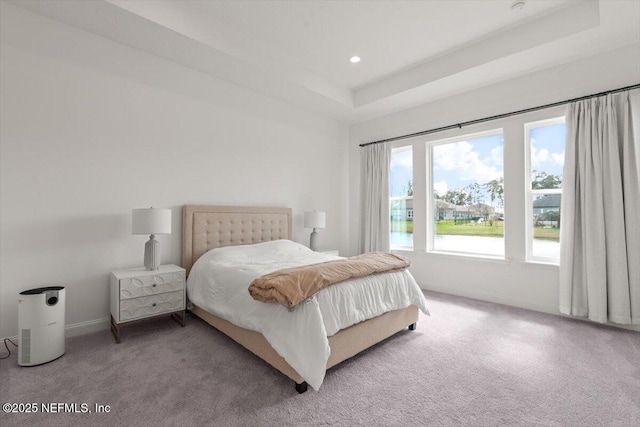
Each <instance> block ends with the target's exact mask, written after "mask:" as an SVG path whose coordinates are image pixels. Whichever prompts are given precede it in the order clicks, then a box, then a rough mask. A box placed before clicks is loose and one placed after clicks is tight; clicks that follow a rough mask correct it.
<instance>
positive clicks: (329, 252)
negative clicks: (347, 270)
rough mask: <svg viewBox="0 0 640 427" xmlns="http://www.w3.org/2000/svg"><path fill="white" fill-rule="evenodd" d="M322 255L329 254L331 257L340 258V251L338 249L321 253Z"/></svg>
mask: <svg viewBox="0 0 640 427" xmlns="http://www.w3.org/2000/svg"><path fill="white" fill-rule="evenodd" d="M319 252H320V253H321V254H329V255H335V256H340V251H339V250H337V249H334V250H331V251H319Z"/></svg>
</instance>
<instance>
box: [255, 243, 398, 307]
mask: <svg viewBox="0 0 640 427" xmlns="http://www.w3.org/2000/svg"><path fill="white" fill-rule="evenodd" d="M408 266H409V261H408V260H406V259H405V258H403V257H400V256H398V255H394V254H389V253H384V252H369V253H366V254H362V255H358V256H353V257H350V258H344V259H340V260H336V261H328V262H323V263H320V264H310V265H303V266H300V267H293V268H286V269H284V270H278V271H274V272H273V273H269V274H266V275H264V276H262V277H258V278H257V279H255V280H254V281H253V282H251V285H250V286H249V293H250V294H251V296H252V297H253V299H255V300H258V301H262V302H279V303H281V304H283V305H285V306H287V307H294V306H295V305H297V304H298V303H300V302H301V301H304V300H305V299H307V298H309V297H310V296H312V295H314V294H316V293H317V292H318V291H320V290H322V289H323V288H326V287H327V286H329V285H333V284H334V283H338V282H342V281H344V280H348V279H352V278H355V277H362V276H368V275H370V274H376V273H384V272H386V271H392V270H400V269H403V268H406V267H408Z"/></svg>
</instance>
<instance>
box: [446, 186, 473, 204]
mask: <svg viewBox="0 0 640 427" xmlns="http://www.w3.org/2000/svg"><path fill="white" fill-rule="evenodd" d="M468 196H469V195H468V194H467V192H466V191H465V190H464V189H461V188H456V189H455V190H449V191H447V192H446V194H445V195H444V196H442V200H444V201H446V202H449V203H453V204H454V205H458V206H464V204H465V203H466V201H467V198H468Z"/></svg>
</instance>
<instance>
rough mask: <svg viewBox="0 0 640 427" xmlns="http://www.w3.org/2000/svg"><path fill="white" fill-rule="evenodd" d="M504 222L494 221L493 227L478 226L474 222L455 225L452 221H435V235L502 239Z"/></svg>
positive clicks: (486, 224) (487, 223)
mask: <svg viewBox="0 0 640 427" xmlns="http://www.w3.org/2000/svg"><path fill="white" fill-rule="evenodd" d="M503 225H504V222H502V221H495V222H494V223H493V226H491V225H489V222H488V221H486V222H483V223H482V224H478V223H476V222H470V223H467V224H455V223H454V221H453V220H450V221H437V222H436V233H437V234H440V235H445V234H450V235H456V236H487V237H502V236H504V227H503Z"/></svg>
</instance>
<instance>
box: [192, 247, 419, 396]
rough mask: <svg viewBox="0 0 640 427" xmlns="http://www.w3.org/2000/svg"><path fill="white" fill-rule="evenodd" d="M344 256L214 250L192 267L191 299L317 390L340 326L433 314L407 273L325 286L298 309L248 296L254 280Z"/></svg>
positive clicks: (285, 249)
mask: <svg viewBox="0 0 640 427" xmlns="http://www.w3.org/2000/svg"><path fill="white" fill-rule="evenodd" d="M333 259H339V257H336V256H334V255H329V254H323V253H319V252H314V251H312V250H310V249H309V248H307V247H305V246H302V245H300V244H298V243H295V242H292V241H290V240H275V241H272V242H265V243H258V244H254V245H245V246H228V247H224V248H217V249H212V250H210V251H209V252H207V253H205V254H204V255H203V256H201V257H200V258H199V259H198V261H196V263H195V264H194V265H193V267H192V269H191V272H190V274H189V279H188V280H187V294H188V296H189V300H190V301H191V302H192V303H194V304H195V305H197V306H198V307H200V308H202V309H204V310H206V311H208V312H209V313H212V314H215V315H216V316H218V317H221V318H223V319H225V320H228V321H229V322H231V323H233V324H235V325H237V326H240V327H243V328H246V329H251V330H254V331H257V332H260V333H261V334H262V335H264V337H265V338H266V339H267V341H269V344H271V346H272V347H273V348H274V350H276V351H277V352H278V354H280V355H281V356H282V357H284V359H285V360H286V361H287V363H289V365H291V367H292V368H294V369H295V370H296V372H298V373H299V374H300V376H302V378H304V379H305V381H306V382H307V383H308V384H309V385H310V386H311V387H313V388H314V389H316V390H317V389H318V388H319V387H320V385H321V384H322V381H323V379H324V375H325V371H326V365H327V359H328V358H329V353H330V348H329V342H328V340H327V337H328V336H331V335H333V334H335V333H336V332H338V331H339V330H340V329H344V328H347V327H349V326H351V325H353V324H356V323H358V322H361V321H363V320H367V319H370V318H373V317H376V316H379V315H381V314H383V313H385V312H387V311H391V310H397V309H402V308H405V307H408V306H409V305H412V304H413V305H416V306H417V307H419V308H420V310H422V312H423V313H425V314H429V313H428V311H427V308H426V305H425V300H424V295H423V294H422V291H421V290H420V288H419V287H418V285H417V283H416V282H415V280H414V279H413V277H412V276H411V273H409V271H407V270H403V271H395V272H390V273H384V274H377V275H373V276H369V277H362V278H359V279H354V280H348V281H345V282H342V283H339V284H336V285H333V286H329V287H328V288H325V289H323V290H322V291H320V292H319V293H318V294H316V296H315V297H313V298H310V299H308V300H307V301H305V302H303V303H300V304H299V305H298V306H297V307H295V308H294V309H293V310H289V309H287V308H286V307H285V306H283V305H281V304H267V303H263V302H259V301H256V300H254V299H253V298H251V296H250V295H249V291H248V287H249V284H250V283H251V281H252V280H253V279H255V278H257V277H260V276H262V275H265V274H267V273H270V272H272V271H276V270H280V269H283V268H289V267H296V266H300V265H305V264H314V263H319V262H325V261H330V260H333Z"/></svg>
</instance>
